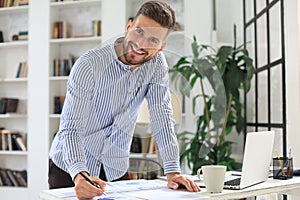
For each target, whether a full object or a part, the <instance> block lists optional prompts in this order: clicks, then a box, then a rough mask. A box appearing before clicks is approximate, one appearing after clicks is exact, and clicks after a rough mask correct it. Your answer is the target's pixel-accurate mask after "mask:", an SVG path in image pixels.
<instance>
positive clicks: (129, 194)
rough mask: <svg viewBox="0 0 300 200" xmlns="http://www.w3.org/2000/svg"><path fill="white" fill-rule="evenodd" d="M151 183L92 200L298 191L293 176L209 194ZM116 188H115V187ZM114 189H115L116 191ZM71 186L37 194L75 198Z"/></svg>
mask: <svg viewBox="0 0 300 200" xmlns="http://www.w3.org/2000/svg"><path fill="white" fill-rule="evenodd" d="M151 184H155V187H154V186H153V188H149V189H145V188H144V189H141V190H136V191H126V192H125V191H120V192H113V193H110V192H107V194H106V196H99V197H96V198H94V200H100V199H107V198H110V199H208V198H209V199H212V200H217V199H239V198H246V197H252V196H260V195H268V194H274V193H279V194H287V193H290V192H291V193H295V191H296V190H298V191H300V177H294V178H292V179H289V180H276V179H273V178H269V179H268V180H267V181H266V182H263V183H260V184H257V185H254V186H251V187H248V188H245V189H242V190H223V192H222V193H218V194H210V193H207V192H206V190H205V188H202V191H201V192H198V193H192V192H187V191H186V190H184V189H182V190H171V189H169V188H167V183H166V181H165V180H159V179H157V180H154V182H151ZM114 189H115V188H114ZM116 190H117V189H116ZM116 190H115V191H116ZM74 195H75V193H74V189H73V188H62V189H54V190H45V191H42V192H41V193H40V194H39V197H40V198H41V199H43V200H75V199H76V197H74Z"/></svg>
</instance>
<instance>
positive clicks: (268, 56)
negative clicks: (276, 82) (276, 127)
mask: <svg viewBox="0 0 300 200" xmlns="http://www.w3.org/2000/svg"><path fill="white" fill-rule="evenodd" d="M266 5H267V6H268V5H269V0H266ZM266 15H267V16H266V20H267V21H266V23H267V65H268V66H270V62H271V61H270V60H271V58H270V57H271V56H270V10H269V9H268V10H267V13H266ZM267 81H268V124H271V70H270V67H268V80H267ZM268 130H271V126H268Z"/></svg>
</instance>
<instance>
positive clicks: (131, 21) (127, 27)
mask: <svg viewBox="0 0 300 200" xmlns="http://www.w3.org/2000/svg"><path fill="white" fill-rule="evenodd" d="M132 24H133V20H129V21H128V23H127V26H126V32H128V30H129V28H130V27H132Z"/></svg>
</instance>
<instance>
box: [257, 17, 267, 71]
mask: <svg viewBox="0 0 300 200" xmlns="http://www.w3.org/2000/svg"><path fill="white" fill-rule="evenodd" d="M267 53H268V49H267V24H266V15H263V16H261V17H260V18H259V19H258V20H257V67H258V68H259V67H262V66H264V65H266V64H267V63H268V56H267V55H268V54H267Z"/></svg>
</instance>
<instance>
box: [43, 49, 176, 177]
mask: <svg viewBox="0 0 300 200" xmlns="http://www.w3.org/2000/svg"><path fill="white" fill-rule="evenodd" d="M114 45H116V44H109V45H107V46H105V47H102V48H96V49H92V50H89V51H87V52H86V53H85V54H84V55H82V56H81V57H80V58H79V59H78V60H77V61H76V63H75V64H74V66H73V68H72V71H71V73H70V76H69V79H68V84H67V94H66V99H65V103H64V107H63V111H62V114H61V120H60V127H59V131H58V133H57V134H56V136H55V138H54V140H53V143H52V146H51V149H50V154H49V155H50V158H51V159H52V160H53V162H54V163H55V164H56V165H57V166H58V167H60V168H61V169H63V170H64V171H66V172H68V173H69V174H70V175H71V177H72V178H73V179H74V177H75V175H76V174H77V173H79V172H80V171H87V172H89V173H90V175H92V176H96V177H98V176H99V174H100V167H101V165H102V166H103V168H104V171H105V174H106V177H107V180H108V181H111V180H114V179H117V178H119V177H121V176H123V175H124V174H125V172H126V171H127V169H128V167H129V152H130V145H131V141H132V137H133V133H134V128H135V124H136V119H137V116H138V112H139V108H140V106H141V103H142V101H143V100H144V98H146V100H147V102H148V109H149V114H150V118H151V128H152V131H153V134H154V136H155V139H156V142H157V145H158V147H159V151H160V155H161V158H162V161H163V166H164V170H165V171H164V173H165V174H167V173H171V172H180V165H179V151H178V145H177V139H176V135H175V132H174V120H173V116H172V107H171V97H170V92H169V76H168V65H167V63H166V60H165V57H164V55H163V53H159V54H157V55H156V56H155V57H154V58H153V59H151V60H150V61H147V62H146V63H144V64H143V65H142V66H140V67H138V68H136V69H135V70H130V67H129V66H128V65H125V64H123V63H122V62H121V61H120V60H119V59H118V57H117V55H116V52H115V50H114Z"/></svg>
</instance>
